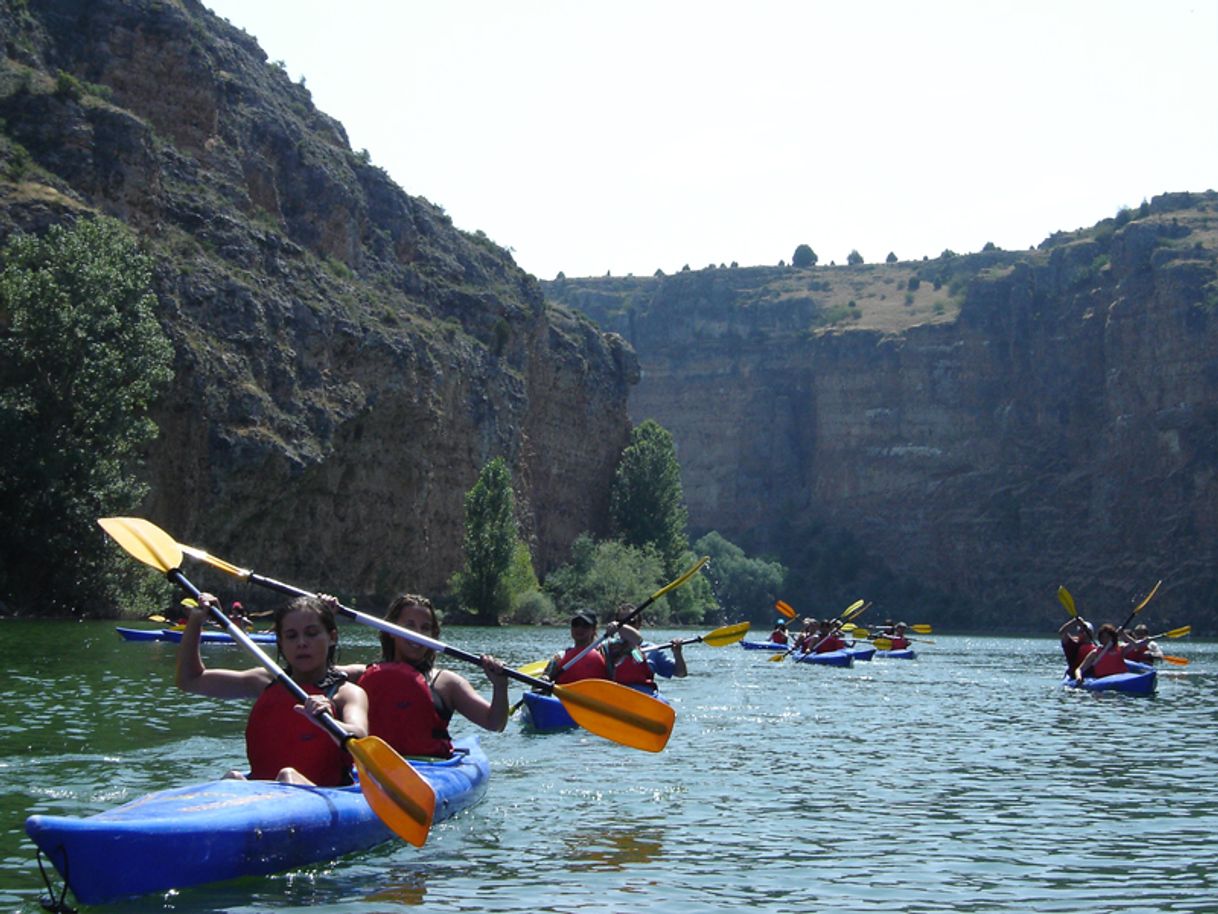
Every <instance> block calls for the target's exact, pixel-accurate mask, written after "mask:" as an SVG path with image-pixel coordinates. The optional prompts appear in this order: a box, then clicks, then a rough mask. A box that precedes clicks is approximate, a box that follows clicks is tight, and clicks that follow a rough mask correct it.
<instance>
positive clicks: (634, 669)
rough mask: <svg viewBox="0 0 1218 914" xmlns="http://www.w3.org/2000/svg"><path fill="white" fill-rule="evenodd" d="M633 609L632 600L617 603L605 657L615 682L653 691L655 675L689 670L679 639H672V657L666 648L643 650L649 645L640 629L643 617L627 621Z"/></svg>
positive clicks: (669, 676)
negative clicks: (615, 630) (614, 627)
mask: <svg viewBox="0 0 1218 914" xmlns="http://www.w3.org/2000/svg"><path fill="white" fill-rule="evenodd" d="M634 611H635V606H634V604H633V603H622V604H621V605H620V606H618V608H617V612H616V613H615V615H616V619H617V625H618V630H617V634H616V635H615V636H614V637H613V639H612V640H609V641H606V642H605V648H606V650H605V659H606V661H607V663H608V666H609V674H610V676H611V677H612V679H613V681H614V682H618V683H621V684H622V685H626V686H630V687H631V688H632V689H638V690H639V691H641V692H646V693H647V694H649V695H655V694H656V692H657V689H656V681H655V678H656V676H662V677H663V678H665V679H672V678H673V677H674V676H675V677H676V678H678V679H683V678H684V677H685V676H687V675H688V674H689V670H688V669H687V668H686V666H685V655H684V653H682V651H681V644H680V642H679V641H674V642H673V643H672V645H671V650H672V656H671V657H669V656H668V654H667V653H666V652H665V650H667V649H665V650H653V651H646V652H645V651H644V650H643V648H645V647H647V646H648V645H647V642H645V641H644V640H643V635H642V632H641V631H640V629H641V628H642V625H643V620H642V619H641V618H636V619H635V620H634V622H633V624H630V623H628V622H627V621H626V620H627V619H629V618H630V617H631V616H632V615H634Z"/></svg>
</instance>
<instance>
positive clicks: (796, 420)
mask: <svg viewBox="0 0 1218 914" xmlns="http://www.w3.org/2000/svg"><path fill="white" fill-rule="evenodd" d="M1126 215H1129V214H1126ZM1216 263H1218V195H1215V194H1214V193H1212V192H1211V193H1206V194H1199V195H1187V194H1182V195H1173V196H1164V197H1160V198H1156V199H1155V200H1154V201H1152V203H1151V204H1150V205H1149V206H1147V207H1144V208H1143V211H1142V212H1141V213H1139V214H1137V215H1136V216H1135V218H1132V219H1118V220H1107V221H1106V222H1105V223H1101V224H1100V225H1098V226H1096V228H1095V229H1093V230H1089V231H1086V232H1081V233H1078V234H1076V235H1069V236H1066V235H1063V236H1055V237H1054V238H1053V239H1050V240H1049V241H1048V242H1046V243H1045V244H1044V245H1042V246H1041V249H1039V250H1037V251H1034V252H1021V253H1008V252H1001V251H989V252H986V253H983V254H977V255H972V256H969V257H954V258H945V259H941V260H938V261H929V262H925V263H897V264H889V265H875V266H864V267H829V268H823V267H822V268H813V269H808V270H793V269H785V270H784V269H777V268H757V269H732V270H724V269H719V270H704V271H700V272H696V273H682V274H679V275H677V276H672V277H663V278H649V279H639V280H618V279H599V280H569V279H568V280H565V281H558V282H555V283H547V284H545V285H546V290H547V294H548V295H550V296H551V297H553V298H554V299H555V300H559V301H565V302H567V303H571V304H573V305H576V306H579V307H583V308H585V309H586V310H587V311H588V313H589V314H592V315H593V316H594V317H596V318H597V319H598V320H600V321H602V323H603V324H604V325H605V326H607V327H610V328H613V329H616V330H618V331H620V332H621V333H622V334H623V335H624V336H626V338H627V339H628V340H629V341H630V342H631V343H633V344H634V346H635V347H636V349H637V351H638V353H639V359H640V365H641V368H642V381H641V383H640V384H639V385H638V387H637V388H636V389H635V390H634V391H633V392H632V394H631V400H630V411H631V414H632V416H633V417H634V418H635V420H636V421H638V420H640V419H642V418H644V417H649V416H650V417H653V418H655V419H657V420H658V421H659V422H661V423H662V424H663V425H665V426H666V427H667V428H669V429H670V430H671V431H672V432H673V435H674V437H675V439H676V441H677V446H678V450H679V456H680V459H681V462H682V470H683V481H684V485H685V492H686V496H687V499H688V503H689V508H690V518H691V523H692V524H693V525H695V526H696V527H697V528H698V529H699V530H706V529H718V530H719V531H720V532H722V533H723V534H724V535H725V536H727V537H728V538H729V539H735V540H736V541H739V542H742V543H747V544H749V545H750V546H752V547H753V548H754V549H759V550H767V551H770V552H773V553H776V554H779V555H781V556H783V557H784V558H785V559H786V560H787V561H788V562H789V563H791V564H792V566H793V569H794V571H795V572H796V575H795V577H796V580H797V581H801V582H802V583H803V584H804V585H805V586H804V589H803V592H795V593H793V594H792V596H791V597H789V598H788V599H789V600H791V602H795V603H796V604H797V605H799V601H800V600H802V601H803V603H804V605H806V606H807V607H808V609H809V610H814V609H816V608H818V607H820V606H822V605H824V603H825V602H826V601H829V602H830V603H832V602H835V601H840V600H842V599H846V600H848V599H852V598H853V596H854V595H855V594H854V590H855V589H859V588H862V587H863V586H864V585H865V586H866V587H867V588H868V589H866V590H864V592H863V593H861V594H859V595H862V596H868V597H873V598H875V599H877V601H878V605H877V612H879V613H883V614H886V615H891V616H902V617H913V616H917V617H919V618H921V617H922V616H923V615H925V614H926V613H928V612H930V613H932V614H933V615H935V616H936V617H937V618H938V619H941V620H946V621H952V622H956V623H958V624H967V625H972V626H976V627H981V626H982V625H986V626H997V627H999V628H1005V629H1028V628H1031V627H1041V628H1043V627H1046V626H1053V627H1056V624H1060V622H1061V621H1062V619H1063V618H1064V616H1063V615H1062V613H1061V609H1060V607H1058V606H1057V604H1056V601H1055V600H1054V596H1053V595H1054V591H1055V589H1056V587H1057V585H1058V584H1062V583H1065V584H1067V586H1069V587H1070V588H1071V590H1072V591H1073V593H1074V594H1075V596H1076V597H1077V598H1078V600H1079V604H1080V606H1081V607H1082V608H1084V610H1085V611H1088V614H1089V615H1092V616H1093V617H1095V618H1098V619H1101V620H1103V619H1107V618H1110V617H1111V618H1113V619H1114V621H1121V620H1123V618H1124V616H1125V614H1126V610H1127V609H1128V608H1129V601H1130V598H1131V597H1132V596H1134V595H1137V594H1141V593H1145V592H1146V591H1147V590H1148V589H1149V588H1150V586H1151V585H1153V584H1154V582H1155V581H1156V580H1157V579H1159V578H1163V579H1164V582H1165V583H1164V587H1163V590H1162V591H1161V593H1160V595H1159V596H1158V597H1157V598H1156V604H1155V608H1156V614H1155V617H1154V618H1155V620H1157V621H1158V622H1163V623H1168V624H1165V625H1164V628H1167V627H1170V623H1171V622H1177V623H1185V622H1187V623H1191V624H1193V625H1195V626H1202V627H1206V628H1208V629H1209V630H1210V631H1213V630H1214V629H1215V628H1218V612H1216V598H1218V565H1216V563H1215V559H1216V558H1218V515H1216V511H1218V508H1216V506H1218V279H1216V277H1218V271H1216V269H1215V264H1216ZM911 280H912V282H911ZM843 542H845V543H846V544H847V546H848V548H846V547H843V545H842V544H843ZM834 543H836V546H834V545H833V544H834ZM826 563H828V564H829V566H830V567H828V568H826V567H824V566H825V564H826ZM835 563H836V565H837V566H838V567H833V566H834V565H835ZM814 566H815V567H814ZM860 569H861V570H860ZM910 621H912V619H911V620H910ZM932 621H934V620H932Z"/></svg>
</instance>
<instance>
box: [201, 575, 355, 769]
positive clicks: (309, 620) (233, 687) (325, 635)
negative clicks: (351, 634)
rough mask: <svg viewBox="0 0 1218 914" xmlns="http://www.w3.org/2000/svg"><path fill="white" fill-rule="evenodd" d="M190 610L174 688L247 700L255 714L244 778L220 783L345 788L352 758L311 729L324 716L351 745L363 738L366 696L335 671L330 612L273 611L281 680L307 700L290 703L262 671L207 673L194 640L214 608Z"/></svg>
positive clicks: (313, 600)
mask: <svg viewBox="0 0 1218 914" xmlns="http://www.w3.org/2000/svg"><path fill="white" fill-rule="evenodd" d="M200 603H201V604H202V605H200V606H197V607H194V608H193V609H192V610H191V613H190V618H189V619H188V620H187V622H186V628H185V630H184V631H183V632H182V643H181V646H180V647H179V648H178V665H177V684H178V687H179V688H181V689H183V690H185V691H187V692H192V693H194V694H196V695H207V696H210V697H211V698H251V699H254V707H253V708H252V709H251V711H250V716H249V721H248V722H247V723H246V727H245V752H246V756H247V757H248V759H249V763H250V770H249V773H248V774H245V773H242V772H238V771H230V772H228V774H226V775H225V777H230V778H242V779H244V778H249V779H251V780H256V781H272V780H274V781H280V782H282V783H285V784H304V785H311V784H315V785H317V786H319V787H340V786H343V785H345V784H350V783H351V781H352V777H351V764H352V763H351V757H350V756H349V755H348V754H347V752H346V750H344V749H343V748H342V747H341V746H339V745H338V744H337V743H336V742H335V741H334V738H333V737H331V736H330V734H329V733H328V732H327V731H326V730H325V729H324V728H323V727H322V726H321V724H320V723H319V722H318V721H317V719H316V715H318V714H321V713H322V712H326V713H328V714H330V715H332V716H333V717H334V718H335V719H336V720H338V721H340V722H341V723H342V725H343V727H344V728H345V729H346V730H347V731H348V732H350V733H351V734H352V735H353V736H355V737H356V738H357V739H361V738H363V737H365V736H367V735H368V696H367V695H366V694H365V693H364V690H363V689H361V688H360V687H359V686H357V685H355V684H354V683H352V682H349V681H348V680H347V678H346V677H345V676H344V675H343V674H342V673H340V672H339V671H338V670H336V669H335V668H334V654H335V651H336V649H337V647H338V626H337V624H336V623H335V617H334V610H333V609H332V608H331V606H330V604H329V603H327V602H326V601H325V600H322V599H319V598H318V597H297V598H296V599H294V600H291V601H290V602H288V603H286V604H284V605H283V606H281V607H279V608H278V609H276V610H275V614H274V619H275V635H276V637H277V640H278V645H279V653H280V655H282V656H283V658H284V659H285V660H286V662H287V667H286V672H287V674H288V676H290V677H291V678H292V679H293V680H294V681H295V682H296V684H297V685H299V686H300V687H301V688H302V689H304V690H305V691H306V692H308V693H309V699H308V702H307V703H306V704H304V705H300V704H297V702H296V698H295V697H294V696H293V695H292V693H291V692H289V691H288V690H287V688H285V687H284V686H283V685H281V684H280V683H279V681H278V680H277V679H276V678H275V675H274V674H273V673H271V671H270V670H268V669H267V668H266V667H263V666H257V667H254V668H252V669H248V670H224V669H207V668H206V667H204V665H203V658H202V656H201V655H200V653H199V641H200V638H199V633H200V630H201V629H202V627H203V620H204V619H205V618H206V617H207V614H208V610H207V607H208V606H213V605H214V606H217V607H218V606H219V602H218V601H217V600H216V598H215V597H213V596H212V595H211V594H203V595H202V599H201V601H200Z"/></svg>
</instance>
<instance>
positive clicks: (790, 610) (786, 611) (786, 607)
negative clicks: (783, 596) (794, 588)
mask: <svg viewBox="0 0 1218 914" xmlns="http://www.w3.org/2000/svg"><path fill="white" fill-rule="evenodd" d="M774 608H775V609H776V610H778V614H779V615H780V616H785V617H786V618H788V619H794V618H795V616H796V612H795V609H794V607H792V606H791V604H790V603H784V602H783V601H782V600H777V601H776V602H775V603H774Z"/></svg>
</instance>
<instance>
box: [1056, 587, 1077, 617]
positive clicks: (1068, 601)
mask: <svg viewBox="0 0 1218 914" xmlns="http://www.w3.org/2000/svg"><path fill="white" fill-rule="evenodd" d="M1057 599H1058V602H1060V603H1061V605H1062V606H1064V607H1066V612H1068V613H1069V614H1070V618H1071V619H1077V618H1078V608H1077V607H1076V606H1075V605H1074V597H1073V596H1071V594H1070V591H1068V590H1066V588H1065V587H1064V586H1059V587H1058V588H1057Z"/></svg>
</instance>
